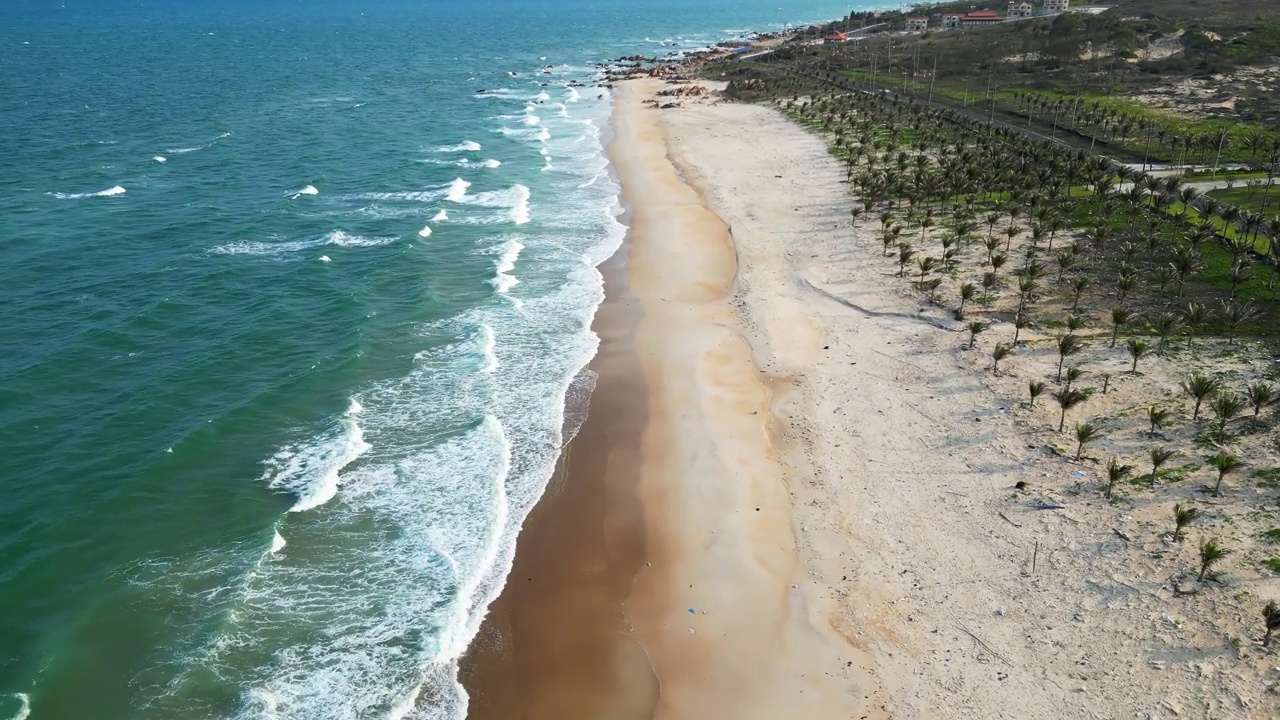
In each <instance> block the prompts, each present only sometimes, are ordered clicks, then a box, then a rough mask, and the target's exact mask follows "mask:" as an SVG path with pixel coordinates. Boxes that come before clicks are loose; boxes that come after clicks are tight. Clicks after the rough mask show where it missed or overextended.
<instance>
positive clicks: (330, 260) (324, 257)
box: [320, 255, 333, 262]
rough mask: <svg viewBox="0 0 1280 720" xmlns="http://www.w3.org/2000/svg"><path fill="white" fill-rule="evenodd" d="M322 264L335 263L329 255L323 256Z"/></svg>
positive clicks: (321, 258) (321, 257)
mask: <svg viewBox="0 0 1280 720" xmlns="http://www.w3.org/2000/svg"><path fill="white" fill-rule="evenodd" d="M320 262H333V260H332V259H330V258H329V256H328V255H321V256H320Z"/></svg>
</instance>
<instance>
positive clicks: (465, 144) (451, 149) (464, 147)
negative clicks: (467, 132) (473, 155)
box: [435, 140, 481, 153]
mask: <svg viewBox="0 0 1280 720" xmlns="http://www.w3.org/2000/svg"><path fill="white" fill-rule="evenodd" d="M480 148H481V146H480V143H478V142H474V141H472V140H463V141H462V142H460V143H458V144H457V145H440V146H438V147H436V148H435V151H436V152H442V153H457V152H480Z"/></svg>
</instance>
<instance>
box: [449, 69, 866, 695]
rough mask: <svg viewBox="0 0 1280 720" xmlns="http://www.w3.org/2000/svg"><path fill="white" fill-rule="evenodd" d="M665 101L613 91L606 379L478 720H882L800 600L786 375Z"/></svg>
mask: <svg viewBox="0 0 1280 720" xmlns="http://www.w3.org/2000/svg"><path fill="white" fill-rule="evenodd" d="M662 86H663V84H662V83H661V82H660V81H654V80H638V81H629V82H626V83H623V84H621V85H620V90H619V94H618V97H617V101H616V104H615V108H614V113H613V116H612V118H611V124H612V126H613V130H614V140H613V142H612V143H611V144H610V146H609V148H608V150H609V154H610V157H611V160H612V163H613V166H614V168H615V170H616V172H617V174H618V177H619V179H620V181H621V185H622V191H623V195H624V198H625V200H626V204H627V207H628V208H629V211H628V215H629V218H628V220H629V222H628V225H629V232H628V238H627V241H626V243H625V244H624V249H623V250H622V251H620V252H619V254H617V255H615V257H614V258H612V259H611V260H610V261H608V262H607V263H605V265H604V266H602V272H603V273H604V275H605V277H606V299H605V302H604V303H603V304H602V306H601V308H600V310H599V312H598V314H597V316H596V320H595V323H594V325H593V327H594V329H595V331H596V332H597V334H599V335H600V337H601V346H600V351H599V353H598V354H597V356H596V358H595V359H594V360H593V362H592V363H591V366H590V367H591V368H592V370H593V371H594V372H596V373H597V374H598V376H599V379H598V381H597V384H596V388H595V391H594V393H593V394H592V397H591V404H590V412H589V414H588V418H587V420H586V422H585V423H584V425H583V427H582V430H581V431H580V433H579V435H578V436H577V437H576V438H575V439H574V440H573V442H571V443H570V445H569V447H568V448H567V449H566V452H565V454H564V456H563V457H562V459H561V463H560V470H559V471H558V473H557V477H556V479H555V480H554V481H553V484H552V486H551V488H549V492H548V494H547V496H546V497H545V498H544V499H543V501H542V502H540V503H539V505H538V507H537V508H536V509H535V511H534V513H533V514H531V516H530V518H529V520H528V521H527V522H526V525H525V528H524V531H523V532H522V535H521V537H520V542H519V545H518V547H517V552H516V561H515V566H514V568H513V570H512V573H511V575H510V580H509V581H508V583H507V586H506V588H505V589H504V591H503V594H502V596H501V597H500V598H499V600H498V601H497V602H496V603H494V605H493V606H491V608H490V613H489V616H488V618H487V620H486V623H485V627H484V630H482V633H481V635H480V637H479V638H478V639H477V642H476V643H475V644H474V645H473V648H472V650H471V651H470V652H469V654H468V657H467V660H466V662H465V663H464V672H463V679H464V685H466V686H467V688H468V691H469V693H470V694H471V696H472V703H471V713H470V717H474V718H499V717H503V718H510V717H522V718H542V717H547V718H550V717H557V718H564V717H608V718H650V717H709V718H714V717H724V718H755V717H758V718H774V717H779V716H782V715H786V714H790V713H795V712H800V713H801V714H802V715H806V716H810V715H812V716H833V717H846V716H851V717H868V718H874V717H880V716H881V715H880V713H879V710H878V706H880V705H883V704H884V703H883V701H882V698H881V697H880V692H879V691H878V689H877V687H876V683H875V681H874V679H873V678H871V677H870V676H869V675H868V674H867V668H869V667H870V665H869V663H868V661H867V658H866V657H865V656H864V654H863V653H862V652H860V651H859V650H857V649H854V648H851V647H849V646H847V645H846V644H845V643H844V642H843V641H842V639H841V638H840V637H839V635H838V634H837V633H836V632H834V631H833V630H832V629H831V627H830V626H829V624H828V623H827V622H826V620H825V619H824V618H822V617H820V616H819V615H818V614H817V612H816V610H815V608H816V607H817V602H816V598H814V597H813V596H812V593H811V592H810V590H809V588H808V587H807V586H806V583H805V579H806V577H805V575H806V572H807V568H806V567H804V565H803V564H802V563H801V561H800V555H799V554H798V552H797V550H798V549H797V547H796V543H795V538H796V534H795V531H794V527H793V524H794V518H793V507H792V499H791V497H790V493H789V483H788V480H787V478H786V477H785V475H786V474H787V472H789V471H790V470H791V469H790V468H784V465H785V464H786V463H787V462H790V460H784V455H786V456H787V457H791V455H792V454H791V453H783V452H780V448H779V444H780V443H785V442H789V441H787V440H785V439H784V437H783V435H784V433H783V430H782V427H781V424H780V423H779V421H778V418H777V417H776V416H775V414H774V413H773V409H774V407H775V405H776V404H777V403H779V402H782V401H784V400H785V398H787V397H788V394H789V388H790V376H789V375H788V373H787V371H785V370H782V371H779V370H778V369H777V368H767V367H766V365H768V364H770V363H772V364H775V365H776V364H777V363H776V361H777V357H776V354H774V353H773V350H770V349H769V348H767V347H765V346H761V345H760V343H759V342H757V341H756V339H752V338H749V337H748V336H747V335H746V334H745V332H744V329H745V328H747V327H748V325H749V324H748V323H746V322H745V321H744V319H743V317H742V315H743V313H744V311H745V308H744V307H743V306H742V303H741V299H742V296H741V292H740V288H739V280H740V270H742V268H741V267H740V265H739V257H738V256H739V251H738V248H736V247H735V244H734V242H733V238H732V237H731V233H730V231H729V227H728V226H727V225H726V224H725V222H724V221H723V220H722V219H721V218H720V217H719V216H718V215H717V214H716V213H715V212H713V211H712V210H711V209H709V208H708V207H707V205H706V204H705V202H704V198H703V196H702V191H701V188H699V187H695V185H694V184H691V183H689V182H688V178H689V177H690V174H691V170H690V169H689V168H687V167H684V166H683V165H681V164H680V160H678V159H677V160H675V161H673V159H672V158H673V150H674V148H673V147H672V145H671V143H670V139H669V138H668V132H669V129H668V128H667V127H665V126H664V124H663V122H662V119H661V117H660V115H659V114H658V111H656V110H654V109H652V108H650V107H648V106H646V104H645V102H646V101H647V100H649V99H651V98H653V97H654V96H655V93H656V92H657V91H658V90H660V89H661V88H662ZM807 340H808V342H809V344H810V345H811V346H812V347H811V348H809V349H808V350H806V352H812V351H813V350H814V349H816V347H817V345H816V344H815V343H817V342H818V339H817V336H816V335H813V334H810V336H809V337H808V338H807ZM757 358H765V359H766V360H765V361H764V362H760V361H758V359H757Z"/></svg>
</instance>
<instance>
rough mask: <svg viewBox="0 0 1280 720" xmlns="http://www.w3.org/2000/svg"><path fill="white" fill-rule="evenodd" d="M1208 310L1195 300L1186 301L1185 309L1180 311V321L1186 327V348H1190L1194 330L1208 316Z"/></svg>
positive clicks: (1202, 323)
mask: <svg viewBox="0 0 1280 720" xmlns="http://www.w3.org/2000/svg"><path fill="white" fill-rule="evenodd" d="M1208 316H1209V311H1208V310H1207V309H1206V308H1205V306H1204V305H1201V304H1200V303H1197V302H1190V303H1187V309H1186V310H1184V311H1183V313H1182V321H1183V322H1184V323H1185V324H1186V325H1185V326H1186V328H1187V349H1188V350H1190V349H1191V340H1192V338H1193V337H1194V336H1195V333H1196V330H1197V329H1198V328H1199V327H1200V326H1201V325H1204V321H1205V320H1206V319H1207V318H1208Z"/></svg>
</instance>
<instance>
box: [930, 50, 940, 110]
mask: <svg viewBox="0 0 1280 720" xmlns="http://www.w3.org/2000/svg"><path fill="white" fill-rule="evenodd" d="M937 81H938V51H937V50H934V51H933V72H932V73H930V74H929V100H928V104H929V107H933V84H934V83H935V82H937Z"/></svg>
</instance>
